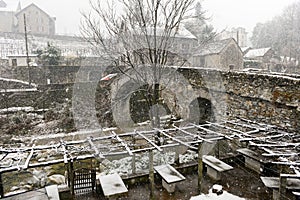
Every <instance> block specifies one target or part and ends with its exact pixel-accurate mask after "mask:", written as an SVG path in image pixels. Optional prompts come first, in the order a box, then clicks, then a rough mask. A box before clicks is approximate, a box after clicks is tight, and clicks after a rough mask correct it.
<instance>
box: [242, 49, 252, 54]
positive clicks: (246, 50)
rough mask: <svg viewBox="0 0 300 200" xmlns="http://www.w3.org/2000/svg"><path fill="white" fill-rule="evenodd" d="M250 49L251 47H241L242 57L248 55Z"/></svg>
mask: <svg viewBox="0 0 300 200" xmlns="http://www.w3.org/2000/svg"><path fill="white" fill-rule="evenodd" d="M251 49H252V48H251V47H241V50H242V52H243V55H245V54H246V53H248V51H250V50H251Z"/></svg>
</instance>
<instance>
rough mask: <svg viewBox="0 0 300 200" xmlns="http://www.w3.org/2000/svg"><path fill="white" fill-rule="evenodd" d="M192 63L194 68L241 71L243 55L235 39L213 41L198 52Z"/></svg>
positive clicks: (191, 59) (191, 60)
mask: <svg viewBox="0 0 300 200" xmlns="http://www.w3.org/2000/svg"><path fill="white" fill-rule="evenodd" d="M190 62H191V63H192V64H193V66H194V67H200V68H215V69H221V70H239V69H241V68H242V66H243V53H242V50H241V48H240V47H239V45H238V44H237V42H236V41H235V40H234V39H233V38H229V39H225V40H219V41H213V42H211V43H208V44H206V45H204V46H203V47H202V48H201V49H199V50H196V51H195V53H194V55H193V56H192V58H190Z"/></svg>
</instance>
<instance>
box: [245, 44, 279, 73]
mask: <svg viewBox="0 0 300 200" xmlns="http://www.w3.org/2000/svg"><path fill="white" fill-rule="evenodd" d="M244 61H245V67H246V68H258V69H267V70H270V68H274V66H273V65H276V63H278V62H279V60H277V59H276V56H275V52H274V50H272V49H271V47H267V48H259V49H250V50H249V51H248V52H247V53H246V54H245V55H244Z"/></svg>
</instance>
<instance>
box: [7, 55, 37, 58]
mask: <svg viewBox="0 0 300 200" xmlns="http://www.w3.org/2000/svg"><path fill="white" fill-rule="evenodd" d="M37 56H38V55H37V54H28V57H37ZM7 57H21V58H23V57H27V55H26V54H13V55H7Z"/></svg>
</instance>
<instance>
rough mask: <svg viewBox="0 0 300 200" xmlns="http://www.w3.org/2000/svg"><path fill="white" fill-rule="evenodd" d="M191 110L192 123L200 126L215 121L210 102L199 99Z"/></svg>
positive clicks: (194, 102)
mask: <svg viewBox="0 0 300 200" xmlns="http://www.w3.org/2000/svg"><path fill="white" fill-rule="evenodd" d="M189 108H190V119H192V121H194V122H196V123H199V124H204V123H205V122H207V121H209V122H212V121H214V114H213V107H212V104H211V101H210V100H208V99H205V98H201V97H198V98H197V99H195V100H194V101H192V103H191V104H190V106H189Z"/></svg>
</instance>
